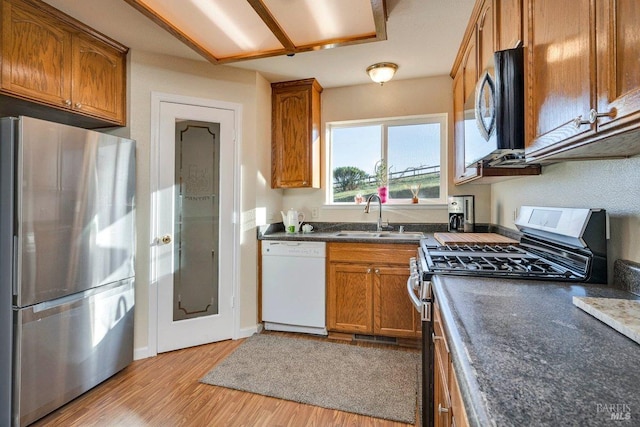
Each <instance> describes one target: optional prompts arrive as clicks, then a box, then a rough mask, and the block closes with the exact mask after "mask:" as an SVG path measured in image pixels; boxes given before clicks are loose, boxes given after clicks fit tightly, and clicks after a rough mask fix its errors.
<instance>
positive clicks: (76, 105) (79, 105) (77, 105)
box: [74, 102, 82, 108]
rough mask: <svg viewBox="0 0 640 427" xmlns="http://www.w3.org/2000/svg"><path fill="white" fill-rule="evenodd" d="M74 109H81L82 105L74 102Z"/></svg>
mask: <svg viewBox="0 0 640 427" xmlns="http://www.w3.org/2000/svg"><path fill="white" fill-rule="evenodd" d="M74 106H75V107H76V108H82V104H80V103H79V102H76V104H75V105H74Z"/></svg>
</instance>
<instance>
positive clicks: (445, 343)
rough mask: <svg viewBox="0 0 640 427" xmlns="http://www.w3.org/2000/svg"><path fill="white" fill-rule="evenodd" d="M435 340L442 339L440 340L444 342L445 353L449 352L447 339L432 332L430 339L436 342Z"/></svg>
mask: <svg viewBox="0 0 640 427" xmlns="http://www.w3.org/2000/svg"><path fill="white" fill-rule="evenodd" d="M436 340H442V342H443V343H444V349H445V350H447V353H450V351H449V346H448V345H447V340H445V339H444V337H440V336H438V335H436V334H435V333H433V332H432V333H431V341H433V342H436Z"/></svg>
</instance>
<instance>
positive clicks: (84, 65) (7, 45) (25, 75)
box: [0, 0, 128, 127]
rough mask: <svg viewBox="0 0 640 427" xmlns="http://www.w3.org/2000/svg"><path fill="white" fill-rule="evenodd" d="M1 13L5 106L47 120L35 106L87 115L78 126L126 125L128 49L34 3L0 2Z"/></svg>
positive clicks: (29, 0)
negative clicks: (32, 113)
mask: <svg viewBox="0 0 640 427" xmlns="http://www.w3.org/2000/svg"><path fill="white" fill-rule="evenodd" d="M0 13H1V15H2V16H1V22H2V46H1V52H2V78H1V87H0V92H1V94H2V95H4V96H5V98H3V103H4V102H6V103H7V104H10V105H9V107H7V108H13V107H14V105H15V107H16V108H17V110H16V111H17V112H18V113H20V114H28V113H29V112H31V111H33V112H35V113H36V114H34V115H36V116H41V117H42V116H43V115H44V117H43V118H47V114H46V112H45V113H42V111H43V110H42V109H38V107H37V106H46V107H53V108H54V109H57V110H62V111H64V112H67V113H73V114H74V115H81V116H86V117H87V119H86V120H85V121H83V120H82V119H78V120H77V121H78V123H80V124H88V125H89V126H90V125H94V127H99V126H109V125H111V126H113V125H124V124H125V103H126V98H125V89H126V87H125V86H126V83H125V82H126V80H125V79H126V73H125V67H126V65H125V64H126V63H125V61H126V53H127V51H128V49H127V48H126V47H124V46H122V45H120V44H118V43H117V42H114V41H113V40H111V39H108V38H107V37H105V36H103V35H101V34H99V33H97V32H95V31H94V30H92V29H90V28H88V27H86V26H84V25H83V24H81V23H79V22H77V21H75V20H74V19H73V18H71V17H69V16H67V15H64V14H63V13H62V12H60V11H58V10H56V9H54V8H52V7H51V6H49V5H47V4H46V3H43V2H41V1H38V0H3V1H2V8H1V12H0ZM7 96H8V98H7ZM12 99H15V100H16V101H15V103H14V104H11V100H12ZM5 100H8V101H5ZM24 101H28V102H29V103H32V104H33V105H35V106H34V107H32V108H31V110H30V109H29V107H28V105H29V104H27V103H25V102H24ZM25 106H27V107H25ZM6 111H7V110H6V109H4V108H3V113H5V112H6ZM11 113H12V114H15V113H13V112H11ZM52 117H54V118H59V117H63V116H60V115H59V114H58V115H57V116H56V115H55V113H53V115H52ZM63 121H65V122H69V123H72V124H74V119H73V118H71V119H68V120H63ZM89 126H86V127H89Z"/></svg>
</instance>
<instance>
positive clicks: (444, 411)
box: [438, 403, 449, 414]
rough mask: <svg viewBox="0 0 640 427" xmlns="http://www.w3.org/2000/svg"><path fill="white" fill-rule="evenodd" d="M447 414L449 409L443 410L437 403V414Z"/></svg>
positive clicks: (440, 404)
mask: <svg viewBox="0 0 640 427" xmlns="http://www.w3.org/2000/svg"><path fill="white" fill-rule="evenodd" d="M447 412H449V408H443V407H442V403H438V413H440V414H442V413H447Z"/></svg>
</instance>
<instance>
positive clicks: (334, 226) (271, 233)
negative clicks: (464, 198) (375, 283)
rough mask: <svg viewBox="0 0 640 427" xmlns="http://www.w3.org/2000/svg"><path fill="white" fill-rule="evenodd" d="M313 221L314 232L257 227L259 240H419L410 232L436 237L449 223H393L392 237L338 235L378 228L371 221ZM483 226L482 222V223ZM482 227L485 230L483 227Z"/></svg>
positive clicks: (278, 226)
mask: <svg viewBox="0 0 640 427" xmlns="http://www.w3.org/2000/svg"><path fill="white" fill-rule="evenodd" d="M305 224H311V225H312V226H313V228H314V230H313V231H312V232H311V233H302V232H300V233H293V234H289V233H285V231H284V226H283V225H282V223H277V224H271V225H269V226H267V227H264V228H262V229H258V240H292V241H322V242H345V243H396V244H397V243H415V244H416V245H417V243H418V242H419V241H420V238H419V237H415V236H412V235H411V233H416V232H420V233H423V235H424V237H423V238H426V239H432V240H433V242H434V244H435V240H434V239H433V233H435V232H438V231H446V229H447V226H446V224H413V223H407V224H391V225H390V226H389V227H388V228H385V230H383V232H385V231H387V232H392V233H395V234H396V235H395V236H394V237H393V238H389V237H380V238H376V237H362V236H357V235H354V236H348V237H347V236H338V235H337V234H338V233H340V232H345V231H346V232H348V231H369V232H375V229H376V228H375V227H376V225H375V224H372V223H354V222H346V223H338V222H332V223H321V222H317V223H314V222H311V223H305ZM400 225H402V226H403V227H404V232H405V233H407V235H406V236H405V237H403V236H402V235H401V234H399V233H398V230H399V227H400ZM479 227H482V226H479ZM480 230H481V231H482V230H484V229H483V228H480Z"/></svg>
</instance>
